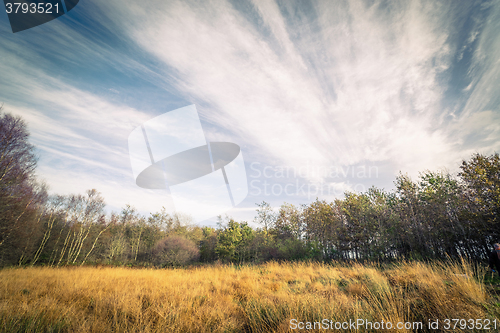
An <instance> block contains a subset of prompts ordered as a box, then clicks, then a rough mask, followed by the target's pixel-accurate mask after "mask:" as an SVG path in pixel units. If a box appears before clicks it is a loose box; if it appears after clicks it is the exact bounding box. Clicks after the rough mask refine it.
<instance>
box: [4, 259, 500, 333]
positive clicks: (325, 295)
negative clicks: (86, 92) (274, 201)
mask: <svg viewBox="0 0 500 333" xmlns="http://www.w3.org/2000/svg"><path fill="white" fill-rule="evenodd" d="M485 274H486V276H487V273H486V272H485V271H481V270H479V271H473V269H472V268H471V266H470V265H468V264H467V263H465V262H461V263H457V262H455V263H447V264H442V263H432V264H424V263H419V262H404V263H399V264H395V265H391V266H384V267H382V266H379V265H375V264H373V265H361V264H353V265H352V264H351V265H347V264H340V263H332V264H320V263H276V262H270V263H266V264H262V265H254V266H250V265H249V266H235V265H211V266H199V267H192V268H179V269H173V268H172V269H134V268H125V267H106V266H102V267H91V266H87V267H85V266H84V267H61V268H47V267H31V268H7V269H3V270H1V271H0V331H1V332H196V333H198V332H297V331H307V332H329V331H332V332H334V331H339V332H340V331H342V332H372V331H373V332H380V331H391V332H444V331H448V332H451V331H452V332H473V331H478V332H479V331H482V332H484V331H491V332H494V331H499V330H500V329H499V326H500V325H499V324H500V322H499V321H498V319H499V318H500V300H499V297H498V295H497V294H496V292H495V290H494V287H493V286H492V285H491V284H487V283H485V281H484V280H483V279H484V276H485ZM446 318H448V319H465V320H467V322H465V325H466V326H465V327H464V326H463V324H464V321H462V322H460V321H455V322H453V321H449V322H445V319H446ZM469 319H474V320H475V321H474V324H472V322H469V321H468V320H469ZM477 319H480V321H477ZM495 319H496V322H494V320H495ZM429 320H430V321H429ZM436 320H439V322H437V323H438V326H435V325H436ZM487 320H490V325H489V328H490V330H480V329H479V327H480V326H479V324H481V325H483V326H484V325H486V324H487V323H488V321H487ZM353 323H355V324H354V325H356V326H355V328H353ZM389 323H390V325H391V326H392V329H390V330H387V328H388V327H389ZM419 323H420V324H419ZM430 323H434V326H433V327H434V328H433V329H431V328H429V325H430ZM446 323H448V328H450V329H448V330H446V329H445V328H447V326H446V325H447V324H446ZM342 325H343V326H342ZM370 325H371V326H370ZM377 325H378V326H377ZM380 325H383V327H382V326H380ZM405 325H406V328H405ZM420 325H421V326H420ZM453 325H455V327H454V329H451V328H453ZM470 325H472V327H474V328H473V329H472V328H471V326H470ZM494 325H496V326H497V329H496V330H495V329H493V328H494ZM398 326H399V327H400V328H399V329H398V328H397V327H398ZM450 326H451V327H450ZM302 328H303V329H302ZM308 328H309V329H308ZM377 328H378V329H377ZM382 328H385V330H384V329H382ZM436 328H437V329H436Z"/></svg>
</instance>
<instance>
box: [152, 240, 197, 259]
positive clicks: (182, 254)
mask: <svg viewBox="0 0 500 333" xmlns="http://www.w3.org/2000/svg"><path fill="white" fill-rule="evenodd" d="M152 257H153V262H154V263H155V264H156V265H159V266H182V265H186V264H188V263H190V262H193V261H196V260H198V259H199V257H200V251H199V250H198V248H197V247H196V244H195V243H194V242H193V241H191V240H189V239H187V238H184V237H182V236H178V235H171V236H168V237H166V238H164V239H162V240H161V241H159V242H158V243H157V244H156V246H155V247H154V248H153V251H152Z"/></svg>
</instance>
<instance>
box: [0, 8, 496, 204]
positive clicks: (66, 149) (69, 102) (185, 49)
mask: <svg viewBox="0 0 500 333" xmlns="http://www.w3.org/2000/svg"><path fill="white" fill-rule="evenodd" d="M78 8H79V10H80V11H81V12H80V16H79V17H80V19H81V22H80V21H78V20H73V19H71V16H68V19H67V20H66V21H64V20H57V21H58V22H57V23H56V25H54V26H52V28H48V27H47V29H53V30H54V31H55V30H58V31H60V33H59V34H58V35H57V37H58V38H49V37H46V38H45V39H43V38H42V39H40V40H37V41H35V40H34V39H33V36H31V37H29V36H30V35H28V34H27V35H25V36H28V37H26V39H18V40H15V39H13V38H12V37H9V38H8V39H6V41H5V43H3V44H2V48H1V49H0V56H1V57H2V59H8V60H7V61H3V63H1V64H0V70H1V71H2V73H4V75H5V76H4V77H7V78H8V80H9V82H3V83H2V82H1V81H0V88H1V90H2V94H3V96H1V98H2V101H4V102H6V105H9V107H10V108H11V109H12V110H17V111H19V112H20V113H21V114H23V115H24V116H25V117H26V118H27V120H28V122H29V123H32V124H34V127H33V130H32V131H33V134H34V138H35V139H36V140H38V142H39V144H40V146H41V147H42V148H43V149H46V151H47V152H50V154H51V155H50V156H53V157H54V160H53V162H52V163H55V161H56V160H57V158H64V159H65V160H66V161H70V160H71V161H74V162H65V163H67V165H66V166H65V167H67V168H69V169H71V168H76V169H74V170H78V172H79V173H78V174H80V175H81V179H85V181H80V180H73V182H75V184H73V185H74V186H77V188H78V189H79V188H80V187H78V186H84V185H86V183H87V181H88V182H91V181H90V180H91V179H96V178H97V179H98V181H97V183H98V184H97V186H98V187H101V188H104V189H105V191H107V192H106V193H105V195H106V197H110V198H112V199H111V200H112V201H113V202H115V203H116V205H118V203H119V202H121V201H123V198H122V197H121V196H120V191H121V189H122V188H123V193H129V194H130V196H131V197H132V192H133V191H132V188H133V187H129V185H130V184H129V183H128V182H130V181H131V182H132V183H133V180H130V179H128V180H124V177H126V176H125V174H126V173H127V172H129V169H128V168H129V164H128V163H129V162H128V156H127V149H126V137H127V136H128V133H130V131H131V130H132V129H133V128H134V127H135V126H137V125H139V124H141V123H143V122H144V121H146V120H147V119H149V118H152V117H154V116H155V115H157V114H158V113H160V112H165V111H168V110H172V109H175V108H177V107H181V106H185V105H187V104H189V103H196V104H197V107H198V110H199V112H200V113H201V116H202V119H203V120H204V126H205V129H206V130H207V133H206V134H207V137H208V139H209V140H211V141H217V140H220V141H232V142H237V143H238V144H240V146H241V147H242V148H243V154H244V157H245V159H246V161H247V162H251V161H260V162H262V163H265V164H268V165H286V166H293V167H296V168H300V167H301V166H305V165H308V164H313V165H316V166H317V167H319V168H327V167H328V166H331V165H340V166H342V165H344V166H348V165H358V164H360V163H374V164H377V165H380V166H383V167H384V168H385V169H387V170H389V171H387V170H384V172H383V174H385V175H388V174H391V175H395V174H396V173H397V172H398V171H399V170H401V171H403V172H408V173H410V174H411V175H417V173H418V171H423V170H425V169H436V168H441V167H447V168H450V169H452V170H453V169H454V168H456V167H457V164H458V162H459V160H460V159H461V158H467V157H468V156H469V155H470V153H472V152H474V151H480V152H483V153H492V152H493V151H495V150H497V151H498V150H499V149H500V128H499V126H498V125H496V124H498V123H499V119H500V118H499V114H500V109H499V105H500V91H499V89H500V84H498V82H499V81H500V61H499V55H500V37H499V36H500V23H499V22H500V14H499V13H500V5H499V4H498V2H493V1H492V2H483V3H475V2H474V3H473V2H469V1H449V2H446V1H411V2H407V1H392V2H385V1H371V2H369V3H368V2H366V1H361V0H353V1H335V2H332V1H319V0H318V1H312V2H302V1H261V0H252V1H244V2H241V1H238V2H231V1H225V0H220V1H203V2H199V1H197V2H196V1H177V0H173V1H159V0H158V1H154V0H153V1H148V2H146V3H145V2H136V1H131V0H125V1H123V0H120V1H118V0H109V1H106V2H92V1H90V2H87V4H83V3H82V4H80V5H79V7H78ZM75 13H78V12H75ZM477 13H480V15H479V14H477ZM476 14H477V15H476ZM83 22H86V23H83ZM55 28H57V29H55ZM457 29H459V32H457V31H456V30H457ZM51 31H52V30H51ZM47 39H50V45H51V46H52V47H54V49H56V48H57V50H58V52H57V54H56V53H55V52H53V54H50V55H46V54H43V52H42V51H41V49H42V47H43V45H42V44H43V43H46V42H47ZM30 43H31V44H30ZM33 49H35V50H36V51H33ZM27 50H28V51H30V52H26V51H27ZM16 54H21V55H22V57H17V56H16ZM75 54H79V55H80V56H79V58H75ZM72 57H73V58H72ZM49 58H50V59H49ZM37 59H38V60H39V61H38V62H37ZM54 59H56V60H58V61H59V60H60V61H62V62H64V61H66V62H65V66H66V68H69V69H68V70H67V71H65V70H64V69H60V70H59V71H57V70H55V69H54ZM64 59H73V60H71V61H67V60H64ZM88 59H91V60H88ZM49 60H50V61H49ZM34 64H38V65H36V66H35V65H34ZM86 71H92V73H94V76H91V77H90V79H89V77H88V76H85V75H86V73H85V72H86ZM100 71H102V72H103V73H104V74H103V75H101V73H100ZM117 73H119V74H117ZM457 73H458V74H457ZM79 75H81V76H82V77H84V78H87V79H81V80H79V79H78V77H80V76H79ZM108 76H109V77H108ZM127 76H129V78H128V79H127V80H126V82H122V81H121V80H122V79H125V78H126V77H127ZM457 76H459V78H460V80H461V83H465V84H464V85H463V87H459V85H454V82H453V80H455V79H456V78H457ZM97 78H99V79H97ZM99 80H101V81H103V82H107V80H109V84H104V83H102V84H101V82H100V81H99ZM138 80H140V82H141V83H140V84H139V83H138ZM94 85H95V86H94ZM141 85H142V86H147V87H153V86H155V87H159V88H158V90H157V91H156V92H155V94H156V95H151V96H152V98H148V97H146V96H145V94H147V93H149V88H148V89H146V88H143V90H140V92H139V93H132V92H134V90H138V89H141V88H140V86H141ZM457 87H458V88H457ZM141 94H142V95H141ZM161 94H167V95H168V94H170V95H169V96H173V95H175V96H178V97H179V99H178V101H179V100H184V101H186V103H184V102H183V103H184V104H182V103H180V102H178V101H177V103H178V104H177V105H176V104H175V103H174V102H172V103H170V104H168V105H166V106H165V108H164V109H161V108H159V107H158V106H157V105H156V104H155V102H154V100H156V99H157V96H160V95H161ZM165 100H168V98H167V99H164V100H162V101H161V102H156V103H157V104H158V103H159V104H161V103H163V102H164V101H165ZM35 105H36V106H37V107H35ZM138 105H139V106H140V105H144V107H139V106H138ZM161 110H163V111H161ZM56 156H59V157H56ZM93 162H95V163H93ZM107 166H108V167H107ZM96 168H97V169H98V170H100V172H99V173H98V175H94V176H91V175H92V172H91V171H90V170H96ZM43 170H44V172H46V174H47V175H51V176H50V177H53V179H54V181H56V180H55V179H56V178H57V177H56V174H57V173H56V172H53V171H51V170H56V169H55V166H54V165H53V164H51V163H47V164H46V165H45V166H44V169H43ZM113 174H114V175H116V176H114V177H110V175H113ZM72 175H73V176H75V175H76V174H72ZM73 176H72V177H73ZM92 177H94V178H92ZM305 178H307V180H308V181H325V179H324V177H322V176H318V175H313V174H311V175H307V176H306V177H305ZM65 179H66V180H65V181H68V182H70V181H71V180H70V179H69V178H65ZM277 181H279V180H277ZM326 181H327V182H328V181H331V180H326ZM371 181H373V180H371V179H367V180H366V182H367V184H366V185H367V186H369V185H370V184H368V183H369V182H371ZM113 182H115V183H113ZM77 183H78V184H77ZM61 184H62V183H61ZM61 184H59V185H57V186H56V187H57V189H62V188H65V186H66V185H61ZM111 184H113V185H111ZM132 185H133V184H132ZM132 185H130V186H132ZM332 186H336V187H337V188H341V189H349V188H350V187H349V186H350V185H348V184H347V183H345V182H344V181H343V180H339V181H338V182H337V183H333V185H332ZM388 186H390V184H388ZM93 187H94V186H93ZM128 191H130V192H128ZM137 191H138V192H137V193H141V198H143V199H144V200H142V201H141V202H144V201H147V200H149V198H153V196H154V194H144V196H142V193H143V192H141V191H142V190H140V189H137ZM144 193H146V192H144ZM148 193H149V192H148ZM149 195H151V196H149ZM280 199H281V198H280ZM283 199H284V200H281V201H286V198H283ZM252 200H255V201H261V200H260V198H253V199H252ZM149 202H154V200H153V199H151V200H150V201H149ZM139 205H142V203H141V204H139ZM144 205H145V206H146V205H149V203H148V204H146V203H144ZM145 206H144V207H145ZM148 207H149V206H148ZM242 209H243V210H244V209H246V208H245V207H243V208H242ZM252 209H253V208H252Z"/></svg>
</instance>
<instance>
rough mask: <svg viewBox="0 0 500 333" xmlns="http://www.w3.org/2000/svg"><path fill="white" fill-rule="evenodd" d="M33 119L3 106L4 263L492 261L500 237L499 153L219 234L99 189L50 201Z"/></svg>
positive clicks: (0, 192) (223, 221)
mask: <svg viewBox="0 0 500 333" xmlns="http://www.w3.org/2000/svg"><path fill="white" fill-rule="evenodd" d="M36 163H37V157H36V155H35V147H34V146H33V145H31V144H30V142H29V132H28V129H27V125H26V123H25V122H24V121H23V119H21V118H20V117H17V116H13V115H11V114H8V113H4V112H2V110H1V109H0V267H4V266H11V265H49V266H60V265H83V264H114V265H141V266H153V265H154V266H159V267H163V266H179V265H186V264H193V263H211V262H232V263H260V262H264V261H267V260H323V261H329V260H352V259H355V260H370V261H373V260H377V261H389V260H401V259H447V258H450V257H451V258H458V257H464V256H466V257H469V258H471V259H475V260H482V259H484V258H486V256H487V254H488V252H489V251H490V247H491V244H493V243H495V242H498V241H499V240H500V235H499V233H500V220H499V219H500V158H499V155H498V153H495V154H492V155H490V156H485V155H482V154H474V155H472V156H471V158H470V159H469V160H466V161H463V162H462V164H461V166H460V172H459V173H458V174H457V175H451V174H450V173H448V172H442V171H440V172H433V171H425V172H422V173H421V174H420V177H419V178H418V179H417V180H416V181H414V180H412V179H411V178H410V177H408V176H407V175H405V174H399V176H397V177H396V179H395V182H394V184H395V190H393V191H384V190H382V189H378V188H375V187H372V188H370V189H369V190H368V191H366V192H363V193H353V192H347V193H345V196H344V198H343V199H337V200H335V201H333V202H327V201H324V200H319V199H316V201H314V202H312V203H310V204H306V205H301V206H295V205H291V204H286V203H285V204H283V205H282V206H281V207H279V208H277V209H273V208H272V207H271V206H270V205H269V204H268V203H266V202H262V203H260V204H258V207H257V216H256V217H255V220H254V221H255V222H257V223H259V225H260V227H259V228H255V229H254V228H251V227H250V226H249V225H248V222H245V221H240V222H238V221H235V220H234V219H232V218H230V217H225V218H222V217H219V223H218V226H217V227H216V228H212V227H200V226H196V225H193V224H191V223H190V222H189V221H190V220H189V217H188V216H184V215H179V214H173V215H172V214H168V213H167V212H166V211H165V209H162V210H161V211H160V212H157V213H151V214H150V215H149V216H143V215H141V214H139V213H138V212H137V211H136V209H135V208H133V207H132V206H129V205H127V206H126V207H124V208H123V209H122V211H121V212H120V213H112V214H110V215H106V214H105V213H104V207H105V202H104V198H102V196H101V195H100V193H99V192H98V191H97V190H95V189H93V190H89V191H87V193H86V194H85V195H66V196H61V195H48V192H47V187H46V185H45V184H43V183H42V182H40V181H39V180H37V178H36V176H35V169H36Z"/></svg>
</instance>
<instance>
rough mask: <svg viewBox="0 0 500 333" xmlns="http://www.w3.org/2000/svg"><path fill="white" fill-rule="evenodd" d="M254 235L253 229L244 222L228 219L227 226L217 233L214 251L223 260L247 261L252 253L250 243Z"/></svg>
mask: <svg viewBox="0 0 500 333" xmlns="http://www.w3.org/2000/svg"><path fill="white" fill-rule="evenodd" d="M254 237H255V235H254V231H253V229H252V228H250V227H249V226H248V224H247V223H246V222H242V223H238V222H235V221H234V220H233V219H229V220H228V221H227V226H225V227H224V228H223V229H222V230H220V231H219V234H218V235H217V246H216V248H215V252H216V253H217V255H218V256H219V259H221V260H223V261H231V262H238V263H241V262H244V261H248V260H249V259H250V258H251V255H252V253H251V247H250V245H251V242H252V240H253V239H254Z"/></svg>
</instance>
